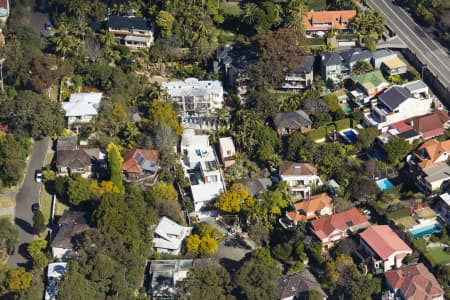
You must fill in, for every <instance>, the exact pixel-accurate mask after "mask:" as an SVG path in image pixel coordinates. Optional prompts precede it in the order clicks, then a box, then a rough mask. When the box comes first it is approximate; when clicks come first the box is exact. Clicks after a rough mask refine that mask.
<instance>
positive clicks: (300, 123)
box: [273, 109, 312, 129]
mask: <svg viewBox="0 0 450 300" xmlns="http://www.w3.org/2000/svg"><path fill="white" fill-rule="evenodd" d="M273 123H274V124H275V127H276V128H289V129H300V128H302V127H307V126H309V125H311V124H312V121H311V119H310V118H309V116H308V114H307V113H306V112H304V111H303V110H300V109H299V110H296V111H291V112H287V113H277V114H276V115H275V117H274V118H273Z"/></svg>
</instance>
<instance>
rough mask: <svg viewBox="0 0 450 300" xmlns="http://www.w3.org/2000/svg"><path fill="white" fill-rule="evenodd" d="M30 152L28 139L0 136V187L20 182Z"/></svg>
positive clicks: (7, 135) (9, 135)
mask: <svg viewBox="0 0 450 300" xmlns="http://www.w3.org/2000/svg"><path fill="white" fill-rule="evenodd" d="M30 150H31V143H30V140H29V139H27V138H23V137H19V136H17V135H16V136H15V135H12V134H6V135H3V136H2V135H0V187H1V186H11V185H15V184H17V183H18V182H19V181H20V179H21V178H22V174H23V170H24V168H25V159H26V157H27V156H28V155H29V154H30V153H29V152H30Z"/></svg>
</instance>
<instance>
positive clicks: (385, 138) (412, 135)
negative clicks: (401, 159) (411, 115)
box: [378, 121, 422, 146]
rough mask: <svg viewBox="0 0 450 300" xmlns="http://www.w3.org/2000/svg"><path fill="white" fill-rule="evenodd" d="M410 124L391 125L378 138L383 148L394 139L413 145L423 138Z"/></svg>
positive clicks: (404, 122) (402, 122) (401, 122)
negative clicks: (400, 139)
mask: <svg viewBox="0 0 450 300" xmlns="http://www.w3.org/2000/svg"><path fill="white" fill-rule="evenodd" d="M408 122H409V121H400V122H397V123H394V124H391V125H389V126H388V128H387V130H385V131H383V132H382V133H381V135H379V136H378V140H379V141H380V142H381V143H382V145H383V146H384V145H385V144H387V143H388V142H389V141H390V140H392V139H394V138H402V139H404V140H406V141H407V142H408V143H410V144H412V143H413V142H414V141H415V140H417V139H420V138H421V137H422V136H421V134H420V132H418V131H417V130H415V129H414V128H413V127H412V126H411V125H410V124H409V123H408Z"/></svg>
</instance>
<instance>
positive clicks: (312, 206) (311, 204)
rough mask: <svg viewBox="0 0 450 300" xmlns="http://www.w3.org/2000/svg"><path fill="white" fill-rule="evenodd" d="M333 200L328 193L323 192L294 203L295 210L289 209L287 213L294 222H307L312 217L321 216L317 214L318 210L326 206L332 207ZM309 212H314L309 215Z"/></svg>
mask: <svg viewBox="0 0 450 300" xmlns="http://www.w3.org/2000/svg"><path fill="white" fill-rule="evenodd" d="M332 201H333V200H332V199H331V198H330V196H328V195H327V193H321V194H317V195H313V196H311V199H310V200H307V201H302V202H297V203H295V204H294V207H295V211H289V212H287V213H286V215H287V216H288V217H289V218H290V219H291V220H292V221H293V222H294V223H298V222H306V221H309V220H312V219H316V218H318V217H319V216H317V215H316V214H315V212H317V211H321V210H322V209H323V208H325V207H330V208H331V207H332V206H331V202H332ZM308 213H314V214H312V215H309V216H307V214H308Z"/></svg>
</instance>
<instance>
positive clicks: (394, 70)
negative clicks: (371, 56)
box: [380, 57, 408, 75]
mask: <svg viewBox="0 0 450 300" xmlns="http://www.w3.org/2000/svg"><path fill="white" fill-rule="evenodd" d="M380 69H381V70H382V71H384V72H386V73H387V74H389V75H400V74H405V73H406V72H407V71H408V65H407V64H406V63H405V62H404V61H403V60H401V59H400V58H399V57H393V58H389V59H386V60H384V61H383V63H382V64H381V68H380Z"/></svg>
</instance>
